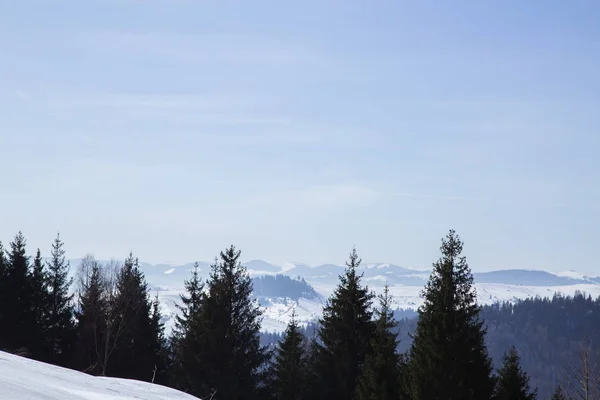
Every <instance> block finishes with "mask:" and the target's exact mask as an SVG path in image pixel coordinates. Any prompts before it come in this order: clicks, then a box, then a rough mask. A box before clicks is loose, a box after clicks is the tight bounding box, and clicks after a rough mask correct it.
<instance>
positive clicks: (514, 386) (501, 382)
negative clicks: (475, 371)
mask: <svg viewBox="0 0 600 400" xmlns="http://www.w3.org/2000/svg"><path fill="white" fill-rule="evenodd" d="M535 399H537V388H536V389H535V390H533V391H531V389H530V387H529V376H527V374H526V373H525V372H524V371H523V369H522V368H521V365H520V359H519V353H518V352H517V349H516V348H515V347H514V346H512V347H511V348H510V350H509V351H508V352H506V353H504V357H503V363H502V368H501V369H500V371H498V382H497V386H496V392H495V394H494V400H535Z"/></svg>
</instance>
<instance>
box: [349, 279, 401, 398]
mask: <svg viewBox="0 0 600 400" xmlns="http://www.w3.org/2000/svg"><path fill="white" fill-rule="evenodd" d="M375 313H376V315H377V322H376V328H375V335H374V337H373V340H372V341H371V346H372V347H373V351H372V353H370V354H367V356H366V359H365V365H364V368H363V370H362V375H361V378H360V380H359V384H358V391H357V400H392V399H393V400H398V399H399V398H400V390H399V388H400V361H401V359H400V355H399V354H398V353H397V351H396V347H397V346H398V340H397V336H398V333H397V332H396V331H395V329H396V327H397V326H398V322H397V321H395V320H394V313H393V311H392V297H391V295H390V292H389V286H388V285H385V287H384V290H383V294H382V295H380V296H379V308H378V309H377V310H376V311H375Z"/></svg>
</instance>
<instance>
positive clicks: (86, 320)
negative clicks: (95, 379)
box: [75, 261, 109, 375]
mask: <svg viewBox="0 0 600 400" xmlns="http://www.w3.org/2000/svg"><path fill="white" fill-rule="evenodd" d="M87 273H88V274H89V275H88V277H86V278H85V279H83V287H82V288H81V293H80V294H79V310H78V312H76V317H77V339H78V341H77V347H76V354H75V365H76V367H77V368H78V369H79V370H80V371H84V372H87V373H90V374H92V375H104V374H105V370H104V362H103V360H104V354H105V351H104V346H105V343H106V335H107V334H108V332H107V318H108V313H109V310H108V304H107V301H106V297H105V293H104V290H105V285H104V282H103V279H102V274H101V271H100V266H99V265H98V263H97V262H95V261H92V265H91V266H90V269H89V271H87Z"/></svg>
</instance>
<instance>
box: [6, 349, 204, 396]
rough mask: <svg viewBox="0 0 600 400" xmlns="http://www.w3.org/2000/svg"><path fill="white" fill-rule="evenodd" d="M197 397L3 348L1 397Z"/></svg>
mask: <svg viewBox="0 0 600 400" xmlns="http://www.w3.org/2000/svg"><path fill="white" fill-rule="evenodd" d="M32 399H44V400H98V399H103V400H134V399H144V400H197V398H196V397H193V396H190V395H189V394H186V393H182V392H179V391H177V390H174V389H170V388H167V387H164V386H160V385H153V384H150V383H147V382H139V381H133V380H129V379H117V378H103V377H96V376H91V375H88V374H84V373H82V372H77V371H73V370H70V369H66V368H60V367H56V366H54V365H50V364H45V363H41V362H38V361H33V360H29V359H26V358H23V357H19V356H15V355H12V354H8V353H4V352H0V400H32Z"/></svg>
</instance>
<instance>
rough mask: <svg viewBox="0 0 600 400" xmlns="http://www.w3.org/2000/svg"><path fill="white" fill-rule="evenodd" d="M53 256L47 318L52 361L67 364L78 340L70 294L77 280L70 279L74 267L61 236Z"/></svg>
mask: <svg viewBox="0 0 600 400" xmlns="http://www.w3.org/2000/svg"><path fill="white" fill-rule="evenodd" d="M51 255H52V259H51V260H50V262H49V263H48V264H47V268H48V274H47V275H48V294H49V296H50V306H49V310H48V311H49V314H48V318H47V323H48V327H47V339H48V347H49V348H48V360H49V361H50V362H51V363H55V364H60V365H65V363H66V361H67V360H68V358H69V357H70V354H69V353H70V351H71V348H72V346H73V341H74V340H75V334H74V332H75V326H74V321H73V316H74V314H73V313H74V310H73V302H72V301H73V295H72V294H69V289H70V287H71V284H72V283H73V279H72V278H69V269H70V266H69V262H68V261H66V260H65V251H64V249H63V242H62V241H61V240H60V236H59V235H56V238H55V239H54V243H53V244H52V252H51Z"/></svg>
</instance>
